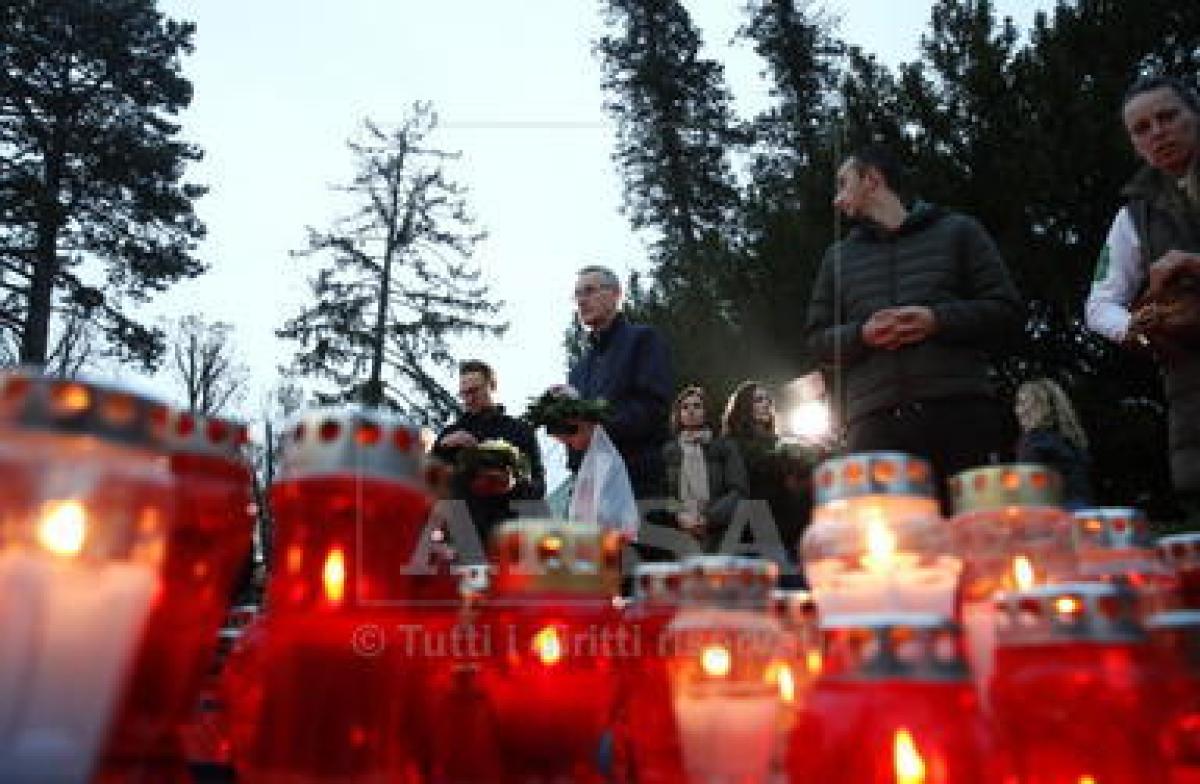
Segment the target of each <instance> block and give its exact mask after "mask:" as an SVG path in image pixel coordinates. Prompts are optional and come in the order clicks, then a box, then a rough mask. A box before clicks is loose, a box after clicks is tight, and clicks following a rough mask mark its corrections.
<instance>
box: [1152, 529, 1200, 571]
mask: <svg viewBox="0 0 1200 784" xmlns="http://www.w3.org/2000/svg"><path fill="white" fill-rule="evenodd" d="M1156 546H1157V548H1158V554H1159V555H1160V556H1162V558H1163V560H1164V561H1166V562H1167V563H1168V564H1170V565H1171V566H1172V567H1175V568H1179V567H1192V568H1194V567H1196V566H1200V531H1193V532H1190V533H1184V534H1171V535H1170V536H1160V537H1159V538H1158V543H1157V545H1156Z"/></svg>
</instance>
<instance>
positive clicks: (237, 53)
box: [129, 0, 1053, 417]
mask: <svg viewBox="0 0 1200 784" xmlns="http://www.w3.org/2000/svg"><path fill="white" fill-rule="evenodd" d="M687 5H688V8H689V10H690V11H691V13H692V15H693V18H694V20H695V22H696V23H697V24H698V25H699V26H700V28H701V30H702V33H703V36H704V41H705V45H706V47H707V53H708V54H709V55H710V56H715V57H717V58H719V59H721V60H722V61H723V62H724V64H725V66H726V79H727V82H728V84H729V85H730V87H731V89H732V91H733V94H734V96H735V99H736V100H737V102H738V107H739V110H740V111H741V113H742V114H743V115H747V114H750V113H751V112H753V111H754V110H755V109H756V108H758V106H760V105H761V101H762V99H763V96H764V95H765V90H766V89H767V86H766V85H765V83H764V82H763V80H762V79H761V78H760V77H759V75H758V73H759V71H761V70H762V67H763V65H762V63H761V62H760V61H759V60H758V58H757V57H756V56H755V55H754V54H753V52H752V51H751V49H750V47H749V45H748V44H747V43H746V42H744V41H743V42H739V43H738V44H737V45H736V46H734V47H732V48H731V47H730V46H728V42H729V40H730V39H731V38H732V36H733V33H734V31H735V30H736V28H737V27H738V26H739V25H741V24H743V23H744V21H745V19H746V15H745V13H744V11H743V6H744V3H743V2H742V1H741V0H691V1H690V2H688V3H687ZM822 5H823V6H824V7H825V8H827V9H828V10H829V11H830V12H832V13H833V14H836V15H840V16H841V19H842V23H841V27H840V30H841V33H842V35H843V36H844V37H845V38H847V39H848V40H850V41H851V42H853V43H857V44H860V45H862V46H863V47H864V48H865V49H867V50H868V51H871V52H874V53H876V54H877V55H878V56H879V57H880V58H881V59H883V60H884V61H885V62H888V63H891V64H894V63H896V62H899V61H901V60H906V59H911V58H912V57H913V56H914V55H915V53H916V47H917V43H918V39H919V37H920V35H921V33H922V32H923V31H924V30H925V29H926V28H927V21H928V16H929V10H930V5H931V3H930V2H928V1H927V0H830V2H826V3H823V4H822ZM1052 5H1053V3H1052V2H1051V1H1050V0H998V2H997V3H996V6H997V10H998V14H999V15H1001V16H1004V15H1010V16H1012V17H1013V19H1014V20H1015V22H1016V23H1017V25H1018V27H1019V28H1021V29H1023V30H1024V29H1028V27H1029V26H1030V24H1031V22H1032V20H1033V15H1034V13H1035V11H1036V10H1037V9H1040V8H1050V7H1052ZM601 7H602V6H601V3H600V2H598V1H594V0H511V1H510V2H507V3H497V2H491V1H490V0H467V1H466V2H459V3H430V2H417V0H340V1H339V2H329V1H328V0H320V1H318V0H254V1H253V2H235V0H162V2H160V8H161V9H162V10H163V12H164V13H166V14H168V15H170V16H172V17H175V18H183V19H189V20H192V21H194V22H195V23H196V24H197V32H196V35H195V45H196V51H195V53H194V54H193V55H192V56H191V57H188V58H186V59H185V61H184V72H185V74H186V75H187V77H188V78H189V79H191V81H192V83H193V86H194V90H195V99H194V102H193V104H192V106H191V107H190V108H189V110H188V111H187V112H185V113H184V114H183V116H182V118H181V121H182V123H183V132H182V134H181V135H182V137H183V138H184V139H187V140H189V141H191V142H194V143H197V144H199V145H200V146H201V147H202V148H203V149H204V151H205V158H204V160H203V162H201V163H200V164H198V165H196V166H194V167H192V168H191V169H190V171H189V179H191V180H192V181H196V182H201V183H204V184H207V185H208V186H209V187H210V192H209V194H208V195H207V196H205V197H204V198H203V199H201V200H200V202H199V204H198V211H199V214H200V217H201V218H202V219H203V220H204V222H205V223H206V224H207V226H208V237H207V239H206V240H205V241H204V243H203V244H202V246H201V248H200V257H201V258H202V259H204V260H205V261H206V262H208V263H209V264H210V265H211V271H210V272H209V273H208V274H207V275H205V276H203V277H201V278H199V279H197V280H194V281H188V282H186V283H183V284H181V285H179V286H177V287H175V288H174V289H173V290H171V291H170V292H168V293H167V294H165V295H162V296H160V297H159V298H158V299H157V300H156V301H155V303H154V304H153V306H152V309H151V312H154V313H163V314H167V315H179V314H182V313H187V312H198V313H200V314H202V315H203V316H204V317H205V318H206V319H209V320H215V319H220V320H224V321H228V322H231V323H233V324H234V325H235V328H236V335H235V339H236V343H237V347H238V350H239V352H240V354H241V356H242V358H243V360H244V361H245V362H246V363H247V364H248V365H249V366H250V367H251V368H252V371H253V387H252V389H251V391H250V393H249V395H248V396H247V398H246V400H245V402H244V403H243V405H242V407H241V408H242V411H241V414H242V415H243V416H246V417H256V416H257V415H258V414H259V412H260V410H261V407H260V402H259V401H261V400H262V398H263V396H264V395H265V393H266V391H267V390H269V388H270V387H271V386H272V385H273V384H274V383H275V373H274V368H275V366H276V365H277V364H279V363H281V362H286V361H287V360H288V358H289V357H290V354H291V351H292V346H291V345H289V344H287V343H285V342H283V341H279V340H277V339H276V338H275V337H274V330H275V329H276V328H277V327H278V326H280V325H281V324H282V323H283V321H284V320H285V319H286V318H288V317H289V316H291V315H292V314H294V313H295V312H296V310H297V308H298V306H299V304H300V303H301V302H302V301H303V299H304V297H305V295H306V293H307V286H306V279H307V277H308V276H309V275H310V274H312V273H313V272H314V271H315V260H312V259H310V260H307V261H305V260H293V259H291V258H290V257H289V251H290V250H294V249H298V248H300V247H302V246H303V244H304V238H305V227H306V226H309V225H311V226H315V227H318V228H321V227H326V226H328V225H329V224H330V222H331V221H332V220H333V219H334V218H336V217H338V216H339V215H341V214H342V210H341V209H340V208H339V207H338V205H337V204H336V203H335V197H334V196H333V194H332V193H331V192H330V190H329V186H330V185H334V184H339V183H343V182H345V181H346V180H347V179H349V177H350V176H351V174H352V172H353V168H352V158H351V156H350V153H349V151H348V150H347V149H346V146H345V141H346V140H347V138H349V137H350V136H352V135H353V134H354V133H355V132H356V130H357V128H358V126H359V124H360V121H361V120H362V119H363V118H364V117H370V118H372V119H373V120H375V121H376V122H378V123H380V124H383V125H385V126H386V125H387V124H389V123H391V122H395V121H397V120H399V119H400V118H402V117H403V116H404V115H405V113H406V111H407V110H408V108H409V107H410V106H411V104H412V103H413V101H416V100H425V99H428V100H431V101H432V102H433V103H434V105H435V108H436V109H437V112H438V114H439V116H440V120H441V127H440V128H439V130H438V131H436V132H435V134H434V136H433V137H432V142H433V143H434V144H435V145H437V146H439V147H441V148H442V149H447V150H461V151H462V153H463V157H462V159H461V160H460V161H458V162H457V164H453V165H452V168H451V171H452V173H453V174H454V175H455V176H456V177H457V179H458V180H459V181H460V182H461V183H463V184H465V185H467V186H468V187H469V189H470V194H469V203H470V204H471V206H472V208H473V209H474V212H475V214H476V215H477V216H478V218H479V222H480V225H481V226H482V227H483V228H485V229H487V231H488V232H489V236H488V239H487V240H486V241H485V242H484V243H483V244H482V245H481V246H480V248H479V250H478V253H477V255H476V259H477V260H478V262H479V263H480V265H481V267H482V269H483V271H484V275H485V277H486V279H487V280H488V281H489V282H490V284H491V286H492V290H493V292H494V294H495V296H496V297H498V298H500V299H503V300H505V302H506V303H507V306H506V308H505V311H504V314H503V317H504V318H505V319H507V320H508V321H509V323H510V327H509V331H508V333H507V334H506V335H505V336H504V337H503V338H501V339H499V340H492V341H489V342H487V343H479V342H467V343H464V344H463V345H461V346H460V347H459V348H460V352H459V353H461V355H462V356H463V357H464V358H465V357H466V356H479V357H481V358H484V359H487V360H488V361H490V362H492V363H493V365H494V366H495V367H496V368H497V370H498V371H499V374H500V383H501V388H500V399H501V401H502V402H504V403H506V404H507V405H508V406H509V408H510V410H515V411H516V412H517V413H519V412H520V411H521V410H523V409H524V406H525V401H526V399H527V398H528V397H529V396H531V395H534V394H537V393H538V392H540V391H541V390H542V389H544V388H545V387H546V386H547V385H549V384H551V383H555V382H559V381H561V380H563V378H564V376H565V365H564V363H565V359H564V356H563V352H562V348H561V345H560V344H561V341H562V333H563V329H564V328H565V326H566V325H567V321H568V318H569V316H570V313H571V302H570V299H569V294H570V291H571V287H572V280H573V276H574V271H575V270H576V269H578V268H579V267H580V266H583V265H585V264H589V263H603V264H607V265H609V266H611V267H613V268H614V269H616V270H617V271H618V272H619V273H620V274H622V275H624V274H625V273H626V272H628V271H629V270H630V269H635V268H638V267H639V266H640V265H641V264H642V263H643V258H644V255H645V254H644V242H645V240H646V239H648V238H644V237H639V236H636V235H634V233H633V232H632V230H631V229H630V228H629V224H628V222H627V220H626V219H625V217H624V216H623V215H621V214H620V213H619V211H618V210H619V205H620V201H621V182H620V180H619V178H618V175H617V173H616V169H615V165H614V164H613V162H612V159H611V155H612V151H613V145H614V128H613V125H612V124H611V123H610V121H609V120H608V118H607V116H606V115H605V114H604V112H603V110H602V108H601V105H602V102H603V100H604V96H603V95H602V92H601V89H600V78H601V74H600V64H599V61H598V60H597V58H596V57H595V55H593V53H592V44H593V42H594V41H595V40H596V39H597V38H598V37H599V36H600V35H601V34H602V32H603V30H602V25H601ZM445 379H446V382H447V383H449V384H452V383H454V382H453V374H452V373H447V374H446V376H445ZM129 380H131V381H133V379H129ZM152 385H153V386H156V387H157V388H158V389H159V390H160V391H162V392H163V393H164V394H166V391H165V390H166V388H165V387H163V386H162V382H161V381H155V382H152Z"/></svg>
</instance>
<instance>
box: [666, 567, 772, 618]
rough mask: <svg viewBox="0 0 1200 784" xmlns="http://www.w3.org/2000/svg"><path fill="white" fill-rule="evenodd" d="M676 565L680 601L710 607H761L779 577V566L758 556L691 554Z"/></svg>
mask: <svg viewBox="0 0 1200 784" xmlns="http://www.w3.org/2000/svg"><path fill="white" fill-rule="evenodd" d="M680 566H681V568H682V577H681V579H682V600H683V602H684V603H685V604H694V605H704V606H711V607H726V608H745V609H762V610H765V609H767V607H768V602H769V600H770V597H771V591H772V590H773V589H774V588H775V583H776V580H777V579H778V577H779V567H778V566H776V565H775V564H774V563H772V562H771V561H767V560H763V559H761V558H744V557H740V556H734V555H692V556H688V557H686V558H684V559H683V560H682V561H681V562H680Z"/></svg>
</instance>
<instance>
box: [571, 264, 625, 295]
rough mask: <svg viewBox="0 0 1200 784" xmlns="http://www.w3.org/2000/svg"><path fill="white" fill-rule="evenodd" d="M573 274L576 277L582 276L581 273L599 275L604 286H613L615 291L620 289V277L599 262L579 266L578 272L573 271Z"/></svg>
mask: <svg viewBox="0 0 1200 784" xmlns="http://www.w3.org/2000/svg"><path fill="white" fill-rule="evenodd" d="M575 275H576V276H577V277H582V276H583V275H599V276H600V279H601V280H603V281H604V285H605V286H609V287H611V288H614V289H616V290H617V291H620V290H621V279H620V278H618V277H617V273H615V272H613V271H612V270H611V269H609V268H608V267H605V266H603V265H600V264H589V265H587V266H586V267H583V268H581V269H580V270H579V272H576V273H575Z"/></svg>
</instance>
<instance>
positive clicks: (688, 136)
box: [596, 0, 744, 382]
mask: <svg viewBox="0 0 1200 784" xmlns="http://www.w3.org/2000/svg"><path fill="white" fill-rule="evenodd" d="M605 9H606V10H605V22H606V25H607V27H608V30H609V34H608V35H605V36H603V37H602V38H601V39H600V40H599V41H598V42H597V44H596V51H597V53H598V54H599V55H600V58H601V63H602V68H603V74H604V76H603V83H602V84H603V87H604V90H605V92H606V94H607V100H606V101H605V109H606V110H607V111H608V112H609V114H610V115H611V116H612V117H613V118H614V119H615V120H616V122H617V149H616V152H615V154H614V158H615V160H616V162H617V165H618V168H619V169H620V172H621V174H622V176H623V178H624V180H625V200H624V210H625V212H626V214H627V215H628V216H629V218H630V221H631V223H632V225H633V227H634V228H635V229H639V230H647V231H648V232H650V234H651V236H652V237H653V239H652V246H651V247H652V251H651V262H652V268H651V270H650V272H649V275H648V276H647V278H646V280H645V285H644V286H643V287H640V288H639V289H638V290H637V291H635V292H633V294H634V295H635V296H631V297H630V301H631V309H632V310H633V311H634V312H635V314H636V315H637V317H638V318H641V319H643V320H646V321H649V322H651V323H653V324H655V325H656V326H658V327H659V328H660V329H662V330H663V332H664V333H665V334H666V337H667V339H668V340H669V341H670V342H671V345H672V347H673V349H674V354H675V364H676V370H677V376H678V378H679V379H680V380H681V381H689V382H690V381H706V380H707V379H708V375H709V374H710V373H711V372H712V371H713V370H714V369H716V368H718V367H720V364H721V363H720V362H719V361H718V360H719V359H722V358H723V359H726V360H727V359H728V358H729V356H730V351H729V347H730V345H731V344H733V343H737V342H740V339H739V337H738V334H737V331H736V327H735V325H734V319H733V314H732V310H731V307H730V302H729V298H728V296H727V289H728V281H729V277H730V272H731V268H732V263H733V246H732V241H731V235H732V232H731V227H732V226H733V223H734V221H735V219H736V209H737V204H738V191H737V186H736V182H735V179H734V176H733V173H732V169H731V167H730V163H729V148H730V146H731V145H733V144H736V143H739V142H740V141H741V140H742V139H743V137H744V133H743V132H742V130H741V129H740V128H738V126H737V122H736V120H735V118H734V115H733V110H732V108H731V98H730V93H729V90H728V89H727V87H726V86H725V82H724V69H723V67H722V66H721V64H720V63H718V62H716V61H715V60H712V59H709V58H706V57H704V56H703V54H702V51H701V49H702V41H701V37H700V34H699V31H698V30H697V29H696V27H695V25H694V24H693V22H692V19H691V17H690V16H689V14H688V12H687V10H686V8H685V7H684V5H683V3H682V2H680V0H607V1H606V4H605Z"/></svg>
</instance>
